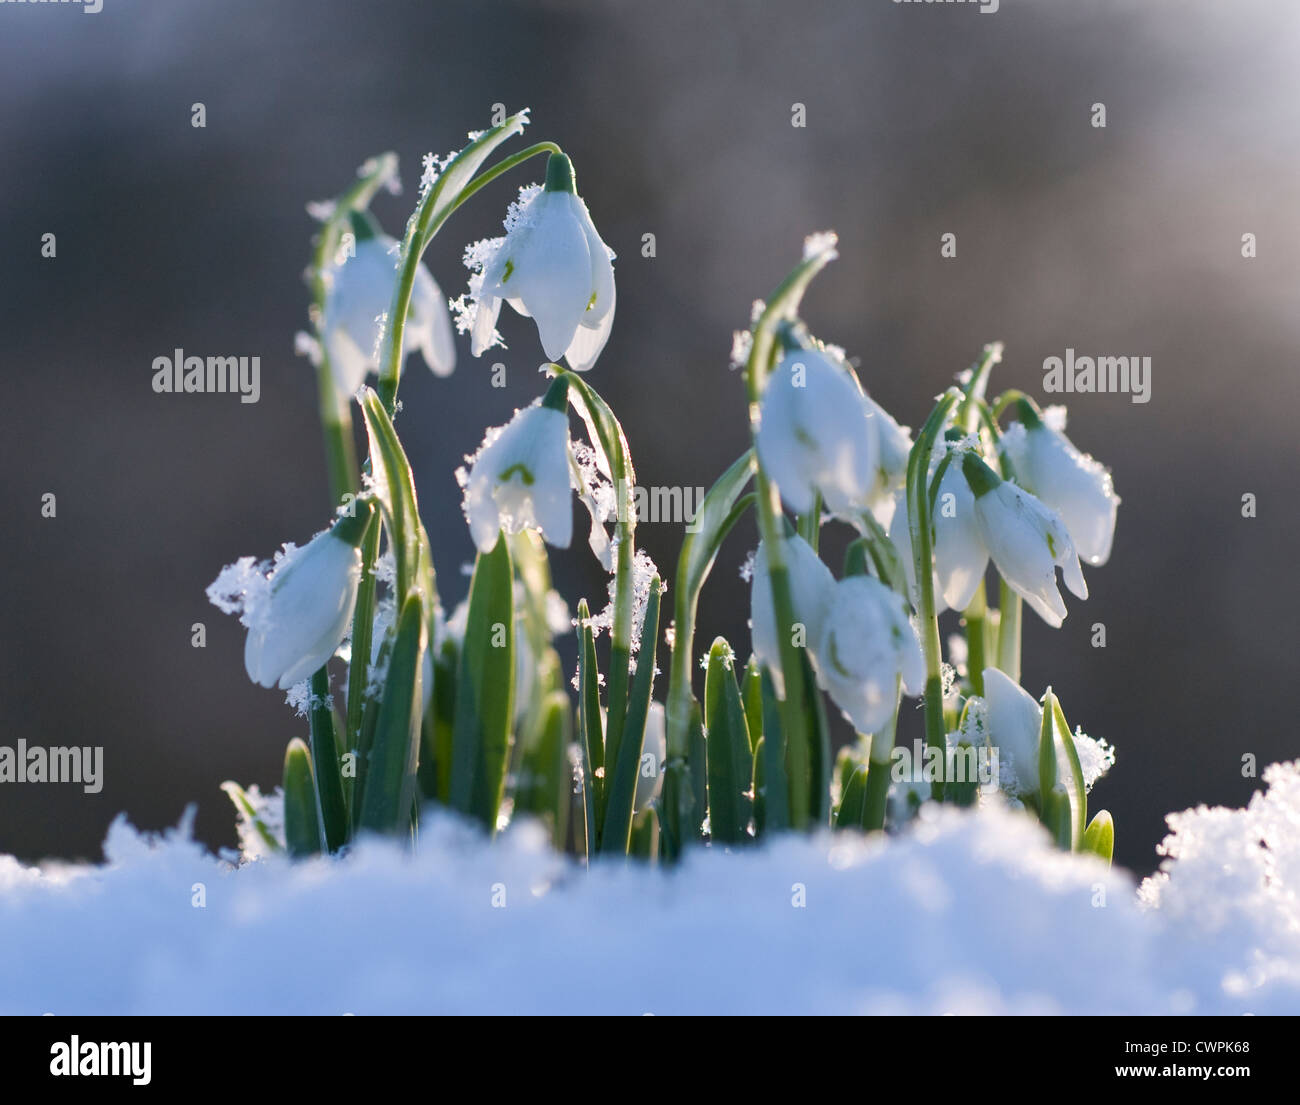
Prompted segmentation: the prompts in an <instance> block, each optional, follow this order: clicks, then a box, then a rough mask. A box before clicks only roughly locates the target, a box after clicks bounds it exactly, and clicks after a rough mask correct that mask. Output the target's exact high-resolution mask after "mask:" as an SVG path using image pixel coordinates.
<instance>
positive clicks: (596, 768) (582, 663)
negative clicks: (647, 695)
mask: <svg viewBox="0 0 1300 1105" xmlns="http://www.w3.org/2000/svg"><path fill="white" fill-rule="evenodd" d="M578 747H579V748H580V749H581V752H582V799H583V823H584V833H583V836H584V839H585V841H586V855H587V856H588V858H590V857H592V856H594V855H595V854H596V852H597V851H598V850H599V845H600V840H599V822H598V820H597V811H598V810H599V809H600V807H601V805H602V801H603V798H602V794H601V791H602V786H601V783H602V780H603V779H604V776H605V728H604V724H603V722H602V721H601V717H600V669H599V668H598V667H597V665H596V638H595V635H594V634H593V633H592V629H591V612H590V610H589V609H588V608H587V600H586V599H582V600H581V601H580V602H579V603H578Z"/></svg>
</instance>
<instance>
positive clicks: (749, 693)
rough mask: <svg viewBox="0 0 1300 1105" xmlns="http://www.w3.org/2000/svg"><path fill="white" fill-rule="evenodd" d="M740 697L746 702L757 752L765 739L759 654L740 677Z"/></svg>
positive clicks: (751, 735) (751, 734) (752, 659)
mask: <svg viewBox="0 0 1300 1105" xmlns="http://www.w3.org/2000/svg"><path fill="white" fill-rule="evenodd" d="M740 697H741V699H742V700H743V701H744V703H745V724H746V725H747V726H748V727H749V739H750V742H751V743H752V745H753V748H754V751H755V754H757V751H758V742H759V741H761V740H762V739H763V670H762V667H761V666H760V665H759V662H758V657H757V656H751V657H750V658H749V663H748V664H746V665H745V673H744V675H742V676H741V677H740Z"/></svg>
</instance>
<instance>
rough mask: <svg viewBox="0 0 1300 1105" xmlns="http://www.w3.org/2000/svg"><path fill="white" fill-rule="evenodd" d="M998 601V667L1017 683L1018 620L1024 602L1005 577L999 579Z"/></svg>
mask: <svg viewBox="0 0 1300 1105" xmlns="http://www.w3.org/2000/svg"><path fill="white" fill-rule="evenodd" d="M998 603H999V606H1000V607H1001V610H1002V613H1001V616H1000V621H999V624H998V667H999V668H1000V669H1001V670H1002V671H1004V672H1005V673H1006V674H1007V677H1008V678H1010V679H1012V680H1014V681H1015V682H1017V683H1019V682H1020V621H1021V614H1022V612H1023V609H1024V603H1023V601H1022V600H1021V598H1020V596H1019V595H1017V594H1016V593H1015V592H1014V591H1013V590H1012V589H1011V588H1010V587H1009V586H1008V585H1007V581H1006V580H1005V579H1004V580H1001V581H1000V588H999V593H998Z"/></svg>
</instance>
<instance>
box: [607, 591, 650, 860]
mask: <svg viewBox="0 0 1300 1105" xmlns="http://www.w3.org/2000/svg"><path fill="white" fill-rule="evenodd" d="M658 636H659V577H658V576H654V577H653V578H652V579H651V580H650V591H649V594H648V595H647V598H646V610H645V620H644V621H643V622H642V625H641V646H640V649H639V651H638V653H637V663H636V678H635V679H634V680H633V681H632V691H631V694H630V696H629V698H628V706H627V716H626V719H625V721H624V725H623V733H622V735H621V737H620V739H619V742H618V745H617V747H615V745H614V744H613V742H612V741H611V744H610V747H609V750H608V751H609V758H610V760H611V761H612V769H613V775H612V777H608V778H607V782H608V788H607V793H606V798H605V823H604V825H603V826H602V828H601V833H600V846H601V850H602V851H605V852H616V853H626V852H627V850H628V840H629V833H630V832H631V828H632V815H633V808H632V807H633V803H634V802H635V800H636V781H637V775H638V773H639V772H640V769H641V752H642V750H643V749H644V747H645V723H646V718H647V717H648V716H649V712H650V698H651V695H652V694H653V692H654V673H655V642H656V640H657V639H658Z"/></svg>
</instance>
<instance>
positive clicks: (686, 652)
mask: <svg viewBox="0 0 1300 1105" xmlns="http://www.w3.org/2000/svg"><path fill="white" fill-rule="evenodd" d="M753 474H754V453H753V450H752V449H749V450H746V451H745V453H744V454H743V455H742V456H741V457H740V459H739V460H737V461H736V462H735V463H734V464H732V466H731V467H730V468H728V469H727V470H726V472H724V473H723V474H722V476H721V477H719V479H718V481H717V483H715V484H714V485H713V486H712V487H711V488H710V489H709V492H708V494H707V495H705V496H704V501H703V502H701V503H700V505H699V508H698V510H697V511H696V514H695V518H694V519H693V520H692V522H691V524H690V525H689V526H688V527H687V528H686V534H685V536H684V537H683V538H682V549H681V553H680V554H679V556H678V558H677V576H676V583H675V586H676V588H677V589H676V592H675V594H674V596H673V603H674V605H673V617H674V619H675V620H674V623H673V633H674V639H673V655H672V664H671V667H670V671H669V679H668V700H667V704H666V706H665V710H664V716H665V723H666V727H667V742H668V756H669V758H670V759H671V758H673V757H675V756H685V755H686V754H687V746H688V726H689V724H690V714H691V704H692V701H693V698H694V696H693V694H692V693H691V676H692V674H693V665H694V662H695V661H694V641H695V613H696V608H697V607H698V605H699V599H700V591H701V590H702V589H703V587H704V581H705V580H706V579H707V578H708V576H709V572H710V571H711V570H712V568H713V562H714V560H715V559H716V558H717V555H718V549H719V548H720V547H721V546H722V541H723V539H724V538H725V537H726V536H727V534H728V533H729V532H731V527H732V526H734V525H735V524H736V521H737V519H738V518H739V517H740V516H741V514H743V513H744V510H745V509H747V508H748V506H749V504H750V502H751V501H752V500H751V499H749V498H748V497H747V498H746V499H745V500H744V501H743V502H738V501H737V500H739V499H740V496H741V492H742V491H744V489H745V485H746V484H747V483H748V482H749V481H750V478H751V477H752V476H753Z"/></svg>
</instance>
